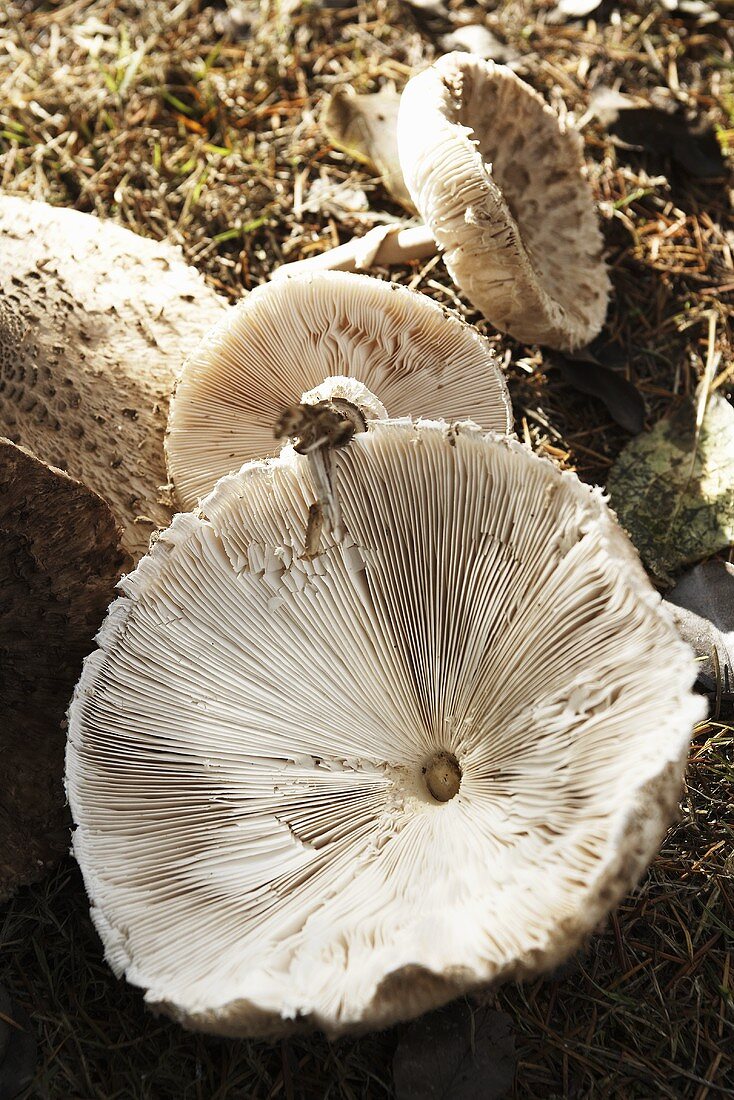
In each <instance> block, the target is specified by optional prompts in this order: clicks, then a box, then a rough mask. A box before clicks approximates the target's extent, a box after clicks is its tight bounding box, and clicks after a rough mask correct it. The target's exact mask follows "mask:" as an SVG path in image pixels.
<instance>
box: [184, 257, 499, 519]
mask: <svg viewBox="0 0 734 1100" xmlns="http://www.w3.org/2000/svg"><path fill="white" fill-rule="evenodd" d="M334 398H338V399H343V400H346V401H347V402H352V403H353V404H356V405H357V406H358V407H359V408H361V409H362V412H363V415H364V417H365V418H366V419H374V418H381V417H382V418H384V417H386V416H387V414H388V413H389V414H390V416H392V417H398V416H410V415H417V414H420V413H422V414H424V415H427V416H446V417H447V418H450V419H452V420H453V419H463V418H466V417H471V418H472V419H473V420H475V421H476V422H477V423H479V424H481V425H482V427H484V428H489V429H493V430H494V431H500V432H508V431H511V430H512V409H511V405H510V399H509V395H508V392H507V385H506V383H505V380H504V377H503V375H502V372H501V371H500V369H499V366H498V364H497V360H496V358H495V356H494V352H493V350H492V348H491V346H490V345H489V343H488V342H487V340H485V338H484V337H482V336H480V334H479V333H478V332H477V331H476V330H475V329H474V328H472V327H471V326H470V325H467V324H466V323H465V322H464V321H462V320H461V318H459V317H458V315H457V314H455V313H452V312H450V311H449V310H447V309H444V308H443V307H442V306H440V305H438V304H437V303H436V302H434V301H432V300H431V299H429V298H426V297H425V296H424V295H421V294H418V293H417V292H416V291H413V290H409V289H408V288H407V287H401V286H397V285H395V284H394V283H387V282H382V281H380V280H378V279H371V278H369V277H368V276H365V275H353V274H347V273H344V272H333V271H332V272H322V273H318V274H315V275H314V274H312V275H307V276H303V277H300V278H294V279H288V280H283V281H281V282H276V283H267V284H263V285H262V286H259V287H257V288H256V289H255V290H254V291H253V292H252V293H251V294H249V295H248V296H247V298H246V299H245V300H244V301H242V302H240V303H238V305H237V306H235V307H234V309H232V310H230V311H229V312H228V313H227V314H226V315H225V316H224V317H223V318H222V320H221V322H220V323H219V324H218V325H217V326H216V327H215V328H214V329H213V330H212V331H211V332H209V333H208V334H207V335H206V337H205V338H204V340H203V341H202V342H201V344H200V345H199V347H198V348H197V349H196V351H195V352H194V353H193V354H192V355H191V356H190V357H189V359H188V360H187V361H186V363H185V364H184V366H183V369H182V371H181V375H180V377H179V380H178V382H177V385H176V390H175V393H174V396H173V398H172V400H171V408H170V413H169V420H168V433H167V437H166V460H167V465H168V472H169V476H170V480H171V482H172V483H173V486H174V490H175V494H176V498H177V500H178V502H179V504H180V505H181V507H182V508H184V509H189V508H194V507H196V504H197V502H198V501H199V500H200V499H201V498H202V497H204V496H205V495H206V494H207V493H209V492H210V491H211V490H212V489H213V488H214V486H215V484H216V483H217V481H218V480H219V478H220V477H222V476H223V475H225V474H228V473H230V472H231V471H232V470H236V469H238V468H239V467H240V466H241V465H242V464H243V463H244V462H248V461H250V460H252V459H256V458H263V457H265V456H267V455H272V454H273V453H276V452H277V450H278V449H279V448H278V446H277V444H276V443H275V439H274V429H275V427H276V425H277V424H278V422H279V418H280V417H281V416H282V414H283V410H284V409H285V408H287V407H290V406H297V405H301V404H302V403H304V402H305V403H306V404H311V405H313V404H315V403H316V402H318V401H320V400H333V399H334ZM386 410H387V411H386Z"/></svg>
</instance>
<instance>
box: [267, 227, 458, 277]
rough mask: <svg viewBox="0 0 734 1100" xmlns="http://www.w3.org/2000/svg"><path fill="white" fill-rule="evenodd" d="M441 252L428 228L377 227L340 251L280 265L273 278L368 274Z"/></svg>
mask: <svg viewBox="0 0 734 1100" xmlns="http://www.w3.org/2000/svg"><path fill="white" fill-rule="evenodd" d="M437 251H438V245H437V244H436V242H435V240H434V239H433V236H432V234H431V231H430V229H429V228H428V226H426V225H414V226H409V227H408V228H407V229H406V228H405V226H403V225H377V226H375V228H374V229H370V231H369V233H366V234H365V235H364V236H363V237H353V238H352V240H351V241H347V243H346V244H341V245H339V247H338V248H330V249H328V250H327V251H326V252H320V253H319V254H318V256H311V257H310V258H309V259H308V260H296V261H295V262H294V263H290V264H281V265H280V267H277V268H276V269H275V271H274V272H273V274H272V276H271V278H272V279H287V278H290V277H291V276H292V275H307V274H309V273H313V272H316V271H365V270H368V269H369V268H372V267H388V266H390V265H392V264H401V263H407V262H408V261H410V260H424V259H426V257H428V256H434V255H435V254H436V252H437Z"/></svg>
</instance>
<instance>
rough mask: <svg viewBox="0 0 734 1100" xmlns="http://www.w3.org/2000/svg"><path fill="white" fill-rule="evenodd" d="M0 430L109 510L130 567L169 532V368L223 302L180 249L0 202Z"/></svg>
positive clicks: (73, 215)
mask: <svg viewBox="0 0 734 1100" xmlns="http://www.w3.org/2000/svg"><path fill="white" fill-rule="evenodd" d="M0 255H1V256H2V263H0V432H2V433H3V434H4V435H6V436H8V437H9V438H10V439H12V440H13V441H14V442H15V443H19V444H23V445H24V446H27V447H29V448H30V449H31V450H32V451H33V452H34V453H35V454H37V455H38V456H39V458H41V459H43V461H45V462H48V463H50V464H52V465H54V466H57V467H61V468H62V469H64V470H66V471H67V472H68V473H69V474H70V475H71V476H72V477H75V478H78V479H79V480H80V481H83V482H84V483H85V484H86V485H89V486H90V487H91V488H92V489H94V490H95V491H96V492H98V493H99V494H100V495H101V496H103V497H104V498H105V500H107V501H108V503H109V504H110V506H111V507H112V510H113V512H114V514H115V516H116V518H117V519H118V521H119V522H120V523H121V524H122V526H123V543H124V546H125V549H126V550H128V551H129V552H130V553H131V554H132V555H133V556H134V557H136V558H137V557H139V556H140V554H141V553H143V552H144V551H145V550H146V549H147V546H148V542H149V539H150V535H151V533H152V532H153V531H154V530H155V529H156V527H158V526H165V525H167V524H168V523H169V522H170V516H171V511H170V507H169V506H168V505H167V503H166V502H165V500H164V499H163V495H162V493H161V486H163V485H164V484H165V482H166V471H165V460H164V456H163V436H164V433H165V427H166V412H167V408H168V399H169V395H170V392H171V389H172V387H173V382H174V379H175V376H176V374H177V373H178V371H179V370H180V367H181V362H182V361H183V359H184V358H185V357H186V355H188V354H189V352H191V351H192V350H193V348H194V347H195V346H196V344H197V343H198V341H199V340H200V339H201V336H202V333H204V332H206V330H207V329H208V328H210V327H211V325H213V324H214V323H215V321H216V320H217V319H218V318H219V317H220V316H221V314H222V312H223V310H224V302H223V301H222V300H221V299H220V298H219V297H218V296H217V295H216V294H215V293H214V292H213V291H212V290H210V289H209V288H208V287H207V286H206V285H205V283H204V281H203V279H202V278H201V276H200V275H199V274H198V273H197V272H196V271H195V270H194V269H193V268H191V267H189V266H188V265H187V264H186V263H185V262H184V260H183V256H182V255H181V252H180V250H179V249H176V248H173V247H172V246H171V245H167V244H161V243H159V242H157V241H151V240H145V239H143V238H142V237H138V236H137V235H136V234H134V233H131V232H130V231H129V230H127V229H123V228H122V227H121V226H119V225H115V224H113V223H112V222H105V221H102V220H101V219H99V218H95V217H92V216H91V215H89V214H81V213H79V211H76V210H65V209H59V208H57V207H52V206H47V205H46V204H45V203H41V202H27V201H25V200H23V199H16V198H10V197H8V196H0Z"/></svg>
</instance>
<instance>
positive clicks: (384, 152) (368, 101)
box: [321, 87, 415, 213]
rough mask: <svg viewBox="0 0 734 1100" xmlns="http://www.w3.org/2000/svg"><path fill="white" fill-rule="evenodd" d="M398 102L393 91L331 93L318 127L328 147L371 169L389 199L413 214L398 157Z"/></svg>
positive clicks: (391, 89)
mask: <svg viewBox="0 0 734 1100" xmlns="http://www.w3.org/2000/svg"><path fill="white" fill-rule="evenodd" d="M399 103H400V96H399V95H398V93H397V92H396V91H395V89H394V88H388V87H385V88H382V89H381V90H380V91H379V92H374V93H372V94H370V95H356V94H354V93H352V94H350V93H348V92H335V93H334V95H332V96H331V97H330V98H329V100H328V102H327V104H326V108H325V110H324V113H323V116H322V119H321V125H322V128H323V130H324V133H325V134H326V136H327V138H328V139H329V141H330V142H331V144H332V145H334V146H335V147H336V148H337V149H341V150H342V152H344V153H348V154H349V156H350V157H354V159H355V160H358V161H360V163H362V164H366V165H368V166H369V167H371V168H373V169H374V170H375V171H376V172H377V173H378V175H379V176H380V177H381V179H382V182H383V184H384V185H385V188H386V189H387V191H388V192H389V193H390V194H391V195H392V197H393V198H394V199H395V200H396V201H397V202H399V203H400V204H401V206H404V207H405V209H406V210H410V212H411V213H414V212H415V207H414V206H413V203H412V202H411V199H410V195H409V194H408V189H407V187H406V186H405V180H404V179H403V173H402V170H401V168H400V158H399V156H398V136H397V122H398V105H399Z"/></svg>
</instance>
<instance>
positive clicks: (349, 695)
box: [66, 419, 703, 1037]
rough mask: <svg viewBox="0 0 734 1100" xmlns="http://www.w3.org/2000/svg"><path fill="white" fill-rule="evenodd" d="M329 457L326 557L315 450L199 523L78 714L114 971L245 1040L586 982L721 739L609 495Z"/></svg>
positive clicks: (575, 483) (378, 455)
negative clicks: (542, 983) (585, 957)
mask: <svg viewBox="0 0 734 1100" xmlns="http://www.w3.org/2000/svg"><path fill="white" fill-rule="evenodd" d="M306 446H307V445H306ZM331 457H332V460H333V477H334V485H335V492H336V494H337V496H338V499H339V507H340V512H341V522H342V526H343V536H342V537H341V539H339V540H338V541H337V540H335V539H333V538H329V537H326V538H322V539H321V542H320V545H319V547H318V550H317V551H316V552H315V553H314V552H313V550H312V549H310V548H309V546H308V540H309V524H310V514H311V509H312V507H313V504H314V502H315V499H316V497H317V494H318V490H317V487H316V485H315V484H314V478H313V473H312V468H311V466H310V465H309V462H308V459H307V457H306V456H303V455H300V454H298V453H297V451H296V450H295V448H294V447H286V448H285V449H284V451H283V452H282V453H281V455H280V456H279V457H277V458H274V459H269V460H265V461H257V462H252V463H249V464H248V465H246V466H244V467H243V468H242V469H241V470H240V471H239V472H238V473H236V474H232V475H230V476H228V477H225V478H223V479H222V480H221V481H220V482H219V484H218V485H217V487H216V489H215V490H214V492H213V493H212V494H211V495H210V496H209V497H208V498H207V499H206V500H205V501H204V502H203V503H202V505H201V507H200V510H199V511H198V512H197V513H182V514H180V515H178V516H177V517H176V518H175V519H174V521H173V524H172V526H171V527H170V528H169V529H168V530H167V531H166V532H164V533H162V535H161V536H160V538H159V539H158V540H157V542H156V543H155V544H154V546H153V548H152V551H151V553H150V554H149V555H148V556H147V557H146V558H144V559H143V561H142V562H141V564H140V565H139V566H138V569H137V570H136V571H135V572H134V573H133V574H131V575H130V576H128V577H126V578H125V579H124V581H123V582H122V592H123V596H122V597H121V598H120V599H119V600H118V601H117V602H116V603H115V604H114V605H113V606H112V608H111V610H110V613H109V616H108V619H107V622H106V624H105V625H104V627H103V629H102V631H101V632H100V634H99V636H98V643H99V649H98V651H97V652H96V653H94V654H93V655H91V656H90V657H89V658H88V659H87V662H86V665H85V670H84V674H83V676H82V679H81V681H80V683H79V685H78V687H77V690H76V693H75V696H74V700H73V703H72V706H71V710H70V714H69V741H68V750H67V771H66V777H67V789H68V794H69V800H70V804H71V808H72V813H73V816H74V820H75V822H76V825H77V828H76V831H75V833H74V851H75V854H76V857H77V859H78V861H79V864H80V866H81V869H82V872H83V875H84V879H85V883H86V887H87V890H88V893H89V896H90V899H91V905H92V916H93V919H94V923H95V925H96V927H97V929H98V931H99V934H100V936H101V938H102V940H103V943H104V946H105V953H106V957H107V959H108V961H109V963H110V965H111V966H112V967H113V969H114V970H115V972H116V973H117V974H118V975H123V974H124V975H125V976H126V977H127V979H128V981H130V982H132V983H133V984H134V985H136V986H138V987H140V988H141V989H143V990H144V991H145V998H146V1001H147V1002H148V1003H149V1004H150V1005H152V1006H154V1007H155V1008H157V1009H162V1010H163V1011H165V1012H167V1013H169V1014H170V1015H172V1016H173V1017H175V1018H176V1019H177V1020H179V1021H180V1022H181V1023H184V1024H186V1025H187V1026H190V1027H195V1028H200V1029H202V1030H206V1031H212V1032H217V1033H221V1034H225V1035H252V1036H255V1035H267V1036H271V1037H272V1036H276V1035H279V1034H280V1035H283V1034H287V1033H289V1032H293V1031H297V1030H303V1029H306V1028H314V1027H317V1028H321V1029H323V1030H324V1031H326V1032H327V1034H329V1035H331V1036H334V1035H338V1034H341V1033H344V1032H350V1031H358V1030H367V1029H370V1028H380V1027H384V1026H386V1025H388V1024H391V1023H392V1022H394V1021H397V1020H402V1019H407V1018H409V1017H412V1016H415V1015H418V1014H419V1013H421V1012H424V1011H426V1010H428V1009H430V1008H432V1007H434V1006H437V1005H439V1004H441V1003H443V1002H445V1001H448V1000H450V999H452V998H453V997H455V996H457V995H459V994H460V993H463V992H467V991H469V990H473V989H477V988H480V987H483V986H486V985H487V984H488V983H495V982H498V981H501V980H504V979H510V978H518V977H522V976H530V975H533V974H536V973H537V972H539V971H542V970H544V969H546V968H550V967H553V966H555V965H557V964H559V963H560V962H561V961H562V960H563V959H564V958H566V957H567V956H568V955H569V954H570V953H572V952H573V951H574V950H575V949H576V948H577V947H578V945H579V944H580V943H581V942H582V940H583V939H584V938H585V937H586V936H587V935H588V934H590V933H591V932H592V931H593V930H594V929H595V927H596V926H597V924H598V922H599V921H600V920H601V919H602V918H603V917H604V916H605V915H606V914H607V913H608V912H609V911H610V909H611V908H612V907H613V906H614V905H615V904H616V903H617V901H618V900H619V899H620V898H621V897H622V896H623V895H624V893H625V892H626V891H627V890H628V889H629V888H630V887H632V886H633V885H634V884H635V882H636V881H637V879H638V878H639V876H640V875H641V874H642V872H643V870H644V868H645V867H646V865H647V863H648V861H649V860H650V859H651V857H652V855H653V854H654V852H655V851H656V849H657V846H658V844H659V842H660V840H661V837H662V835H663V832H664V830H665V828H666V826H667V825H668V823H669V822H670V820H671V818H672V816H673V814H674V812H675V808H676V804H677V800H678V797H679V794H680V790H681V782H682V776H683V770H684V765H685V759H686V754H687V748H688V744H689V737H690V733H691V729H692V727H693V724H694V723H695V722H696V720H697V719H698V718H699V717H701V716H702V709H703V707H702V703H701V701H700V700H699V699H697V698H696V697H695V696H694V695H692V693H691V691H690V686H691V684H692V683H693V680H694V678H695V674H696V669H695V663H694V661H693V657H692V654H691V652H690V650H689V649H688V648H687V646H685V645H684V644H683V643H682V642H681V641H680V640H679V638H678V637H677V635H676V632H675V630H674V628H673V626H672V624H671V621H670V617H669V616H668V615H667V614H666V613H665V612H664V610H663V608H662V604H661V600H660V597H659V596H658V595H657V593H656V592H655V591H654V590H653V588H652V587H651V585H650V583H649V581H648V580H647V578H646V577H645V574H644V572H643V570H642V568H641V566H640V563H639V560H638V558H637V555H636V554H635V552H634V550H633V548H632V546H631V544H630V543H629V541H628V539H627V538H626V536H625V535H624V533H623V532H622V531H621V529H620V528H619V526H618V525H617V523H616V522H615V520H614V517H613V514H612V513H611V512H610V511H609V509H608V508H607V506H606V504H605V502H604V499H603V496H602V494H601V492H600V491H599V490H594V489H590V488H589V487H588V486H586V485H583V484H582V483H581V482H580V481H579V479H578V478H577V477H576V476H575V475H573V474H570V473H561V472H559V470H558V469H557V468H556V467H555V466H553V465H552V464H551V463H550V462H549V461H547V460H544V459H540V458H538V457H537V456H535V455H533V454H532V453H530V452H529V451H528V450H527V449H525V448H524V447H522V446H521V445H520V444H518V443H517V442H515V441H513V440H512V439H510V438H508V437H507V436H504V435H501V434H495V433H485V432H483V431H481V430H480V429H479V428H477V427H476V426H475V425H471V424H468V423H463V424H452V425H448V424H446V423H443V422H433V421H418V422H412V421H410V420H407V419H406V420H400V421H394V420H371V421H370V422H369V423H368V424H367V430H366V431H362V432H355V433H354V434H353V436H352V438H351V439H350V441H349V442H348V443H347V444H346V445H345V446H342V447H338V448H336V449H333V450H332V451H331Z"/></svg>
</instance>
